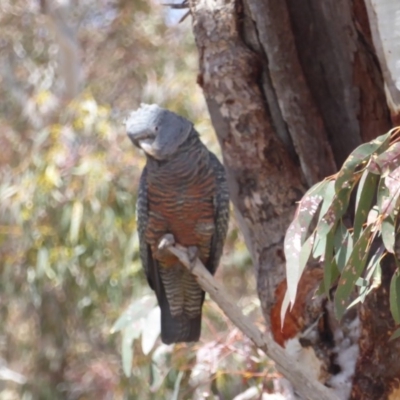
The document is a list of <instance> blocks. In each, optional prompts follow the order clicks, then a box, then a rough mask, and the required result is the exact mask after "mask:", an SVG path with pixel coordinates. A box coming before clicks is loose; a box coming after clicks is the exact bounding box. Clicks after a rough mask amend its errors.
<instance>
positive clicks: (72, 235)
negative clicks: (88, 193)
mask: <svg viewBox="0 0 400 400" xmlns="http://www.w3.org/2000/svg"><path fill="white" fill-rule="evenodd" d="M82 217H83V204H82V203H81V202H80V201H76V202H75V203H74V205H73V206H72V213H71V225H70V229H69V240H70V241H71V243H72V244H76V242H77V241H78V236H79V229H80V227H81V222H82Z"/></svg>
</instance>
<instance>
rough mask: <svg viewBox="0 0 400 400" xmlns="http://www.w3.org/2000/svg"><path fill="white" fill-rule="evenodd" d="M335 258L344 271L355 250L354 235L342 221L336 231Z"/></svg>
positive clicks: (340, 269) (337, 264)
mask: <svg viewBox="0 0 400 400" xmlns="http://www.w3.org/2000/svg"><path fill="white" fill-rule="evenodd" d="M334 246H335V260H336V266H337V268H338V270H339V271H343V269H344V267H345V265H346V264H347V261H348V260H349V257H350V254H351V252H352V251H353V236H352V235H351V234H350V232H349V231H348V230H347V229H346V227H345V226H344V225H343V223H342V222H341V223H340V225H339V228H338V229H336V233H335V242H334Z"/></svg>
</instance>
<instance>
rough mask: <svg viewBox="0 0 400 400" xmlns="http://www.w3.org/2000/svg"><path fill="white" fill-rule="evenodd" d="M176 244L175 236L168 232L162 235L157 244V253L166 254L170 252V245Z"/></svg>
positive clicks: (159, 254) (160, 255)
mask: <svg viewBox="0 0 400 400" xmlns="http://www.w3.org/2000/svg"><path fill="white" fill-rule="evenodd" d="M174 244H175V237H174V235H173V234H172V233H166V234H165V235H163V236H162V237H161V239H160V240H159V242H158V246H157V253H158V256H159V257H162V256H165V255H166V254H167V253H168V247H170V246H173V245H174Z"/></svg>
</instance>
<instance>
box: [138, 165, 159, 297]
mask: <svg viewBox="0 0 400 400" xmlns="http://www.w3.org/2000/svg"><path fill="white" fill-rule="evenodd" d="M148 220H149V210H148V198H147V168H146V167H145V168H144V169H143V172H142V176H141V177H140V182H139V191H138V197H137V202H136V222H137V228H138V233H139V251H140V260H141V262H142V266H143V268H144V271H145V273H146V277H147V281H148V282H149V285H150V287H151V288H152V289H153V290H154V291H155V292H156V295H157V297H159V295H160V292H161V288H160V276H159V273H158V269H157V265H156V261H155V260H154V259H153V256H152V254H151V248H150V245H149V244H148V243H147V242H146V229H147V224H148Z"/></svg>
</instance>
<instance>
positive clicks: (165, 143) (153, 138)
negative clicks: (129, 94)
mask: <svg viewBox="0 0 400 400" xmlns="http://www.w3.org/2000/svg"><path fill="white" fill-rule="evenodd" d="M125 124H126V130H127V134H128V136H129V139H131V141H132V143H133V144H134V145H135V146H137V147H139V148H141V149H143V151H144V152H145V153H146V155H149V156H151V157H153V158H155V159H157V160H166V159H168V158H169V157H170V156H172V155H173V154H174V153H175V152H176V151H177V150H178V148H179V146H180V145H181V144H182V143H184V142H185V140H186V139H187V138H188V137H189V135H190V132H191V131H192V129H193V124H192V123H191V122H190V121H188V120H187V119H185V118H183V117H180V116H179V115H177V114H175V113H173V112H171V111H168V110H166V109H164V108H161V107H159V106H158V105H157V104H151V105H149V104H141V105H140V108H139V109H137V110H136V111H133V112H132V113H131V115H130V116H129V118H128V119H127V121H126V123H125Z"/></svg>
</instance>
